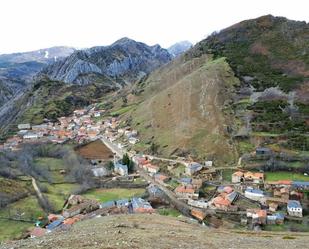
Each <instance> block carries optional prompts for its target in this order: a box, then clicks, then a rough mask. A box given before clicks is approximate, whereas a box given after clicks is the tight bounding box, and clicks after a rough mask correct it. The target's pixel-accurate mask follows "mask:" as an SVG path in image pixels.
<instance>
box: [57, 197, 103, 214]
mask: <svg viewBox="0 0 309 249" xmlns="http://www.w3.org/2000/svg"><path fill="white" fill-rule="evenodd" d="M99 208H100V205H99V203H98V202H97V201H94V200H88V199H86V200H85V199H84V200H83V202H82V203H80V204H77V205H74V206H73V207H71V208H69V209H66V210H63V213H62V215H63V217H64V218H70V217H73V216H75V215H78V214H81V213H89V212H92V211H94V210H96V209H99Z"/></svg>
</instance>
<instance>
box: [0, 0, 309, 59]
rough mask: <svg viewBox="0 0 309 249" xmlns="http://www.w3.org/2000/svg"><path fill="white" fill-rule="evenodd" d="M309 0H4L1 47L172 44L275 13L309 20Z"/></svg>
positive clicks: (0, 14) (4, 49)
mask: <svg viewBox="0 0 309 249" xmlns="http://www.w3.org/2000/svg"><path fill="white" fill-rule="evenodd" d="M308 9H309V4H308V1H307V0H298V1H288V0H287V1H279V0H278V1H277V0H256V1H249V0H233V1H231V0H216V1H206V0H27V1H24V0H1V1H0V30H1V38H0V53H4V52H6V53H9V52H16V51H27V50H35V49H40V48H46V47H51V46H56V45H67V46H74V47H79V48H81V47H90V46H95V45H107V44H110V43H112V42H113V41H115V40H117V39H119V38H121V37H124V36H128V37H130V38H133V39H136V40H138V41H143V42H146V43H148V44H150V45H152V44H155V43H159V44H161V45H162V46H164V47H167V46H169V45H171V44H173V43H174V42H177V41H180V40H190V41H193V42H197V41H199V40H201V39H203V38H204V37H205V36H206V35H208V34H210V33H211V32H212V31H214V30H220V29H222V28H225V27H227V26H229V25H232V24H234V23H236V22H239V21H242V20H244V19H249V18H255V17H258V16H261V15H266V14H273V15H279V16H285V17H287V18H289V19H295V20H305V21H309V19H308V18H309V16H308V12H307V10H308Z"/></svg>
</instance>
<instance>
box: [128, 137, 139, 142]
mask: <svg viewBox="0 0 309 249" xmlns="http://www.w3.org/2000/svg"><path fill="white" fill-rule="evenodd" d="M128 141H129V143H130V144H136V143H138V142H139V139H138V138H135V137H130V138H129V140H128Z"/></svg>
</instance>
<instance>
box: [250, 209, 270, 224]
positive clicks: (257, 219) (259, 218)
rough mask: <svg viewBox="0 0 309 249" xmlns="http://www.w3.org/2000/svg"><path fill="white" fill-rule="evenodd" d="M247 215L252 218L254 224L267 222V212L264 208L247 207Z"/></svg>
mask: <svg viewBox="0 0 309 249" xmlns="http://www.w3.org/2000/svg"><path fill="white" fill-rule="evenodd" d="M247 217H248V218H252V223H253V224H266V221H267V212H266V210H263V209H247Z"/></svg>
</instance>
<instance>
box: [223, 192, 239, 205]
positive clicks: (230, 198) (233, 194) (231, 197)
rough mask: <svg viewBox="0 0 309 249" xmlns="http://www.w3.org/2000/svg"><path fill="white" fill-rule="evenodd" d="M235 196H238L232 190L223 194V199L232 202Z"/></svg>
mask: <svg viewBox="0 0 309 249" xmlns="http://www.w3.org/2000/svg"><path fill="white" fill-rule="evenodd" d="M237 197H238V193H237V192H235V191H233V192H231V193H229V194H227V195H226V196H225V199H227V200H228V201H229V202H230V203H231V204H232V203H233V202H234V201H236V199H237Z"/></svg>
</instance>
